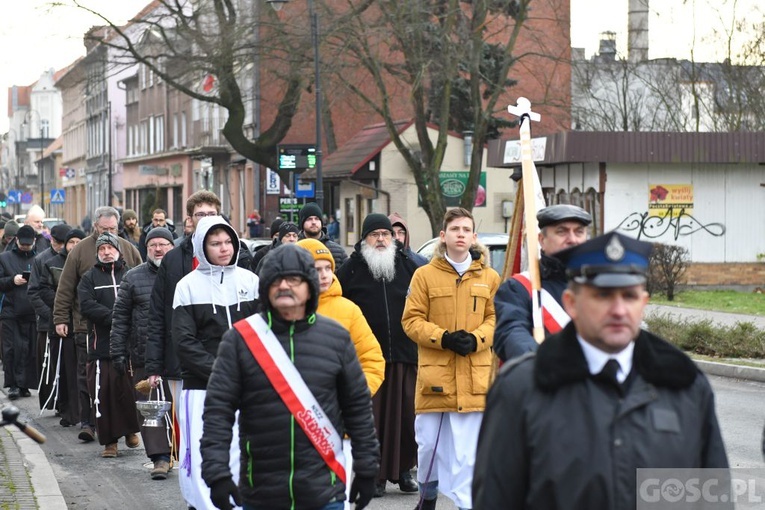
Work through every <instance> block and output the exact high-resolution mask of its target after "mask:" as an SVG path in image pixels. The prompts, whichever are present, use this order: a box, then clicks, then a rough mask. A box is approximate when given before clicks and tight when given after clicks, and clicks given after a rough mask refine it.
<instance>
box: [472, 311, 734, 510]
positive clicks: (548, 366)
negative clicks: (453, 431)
mask: <svg viewBox="0 0 765 510" xmlns="http://www.w3.org/2000/svg"><path fill="white" fill-rule="evenodd" d="M627 380H628V382H629V383H628V385H627V389H626V394H625V396H624V397H621V396H620V394H619V393H618V390H617V389H616V388H614V387H611V386H606V385H604V383H601V382H596V381H595V380H594V379H593V377H592V376H591V375H590V373H589V368H588V365H587V361H586V359H585V357H584V354H583V352H582V348H581V346H580V345H579V342H578V341H577V339H576V330H575V328H574V324H573V322H572V323H569V325H568V326H566V328H564V329H563V331H562V332H560V333H559V334H556V335H553V336H550V337H548V338H547V339H546V340H545V341H544V343H542V344H541V345H540V346H539V350H538V352H537V353H536V355H534V354H528V355H526V356H523V357H521V358H519V359H518V360H516V361H514V362H511V363H508V364H507V366H505V367H503V368H502V371H501V372H500V375H499V377H498V378H497V380H496V381H495V383H494V385H493V386H492V389H491V390H490V392H489V396H488V399H487V405H486V412H485V414H484V418H483V423H482V426H481V433H480V436H479V440H478V452H477V456H476V464H475V473H474V478H473V507H474V508H480V509H482V510H491V509H505V508H514V509H515V508H517V509H527V510H536V509H539V510H556V509H582V510H585V509H593V508H597V509H619V510H621V509H634V508H635V506H636V468H648V467H651V468H725V467H727V466H728V461H727V456H726V453H725V447H724V445H723V441H722V438H721V436H720V428H719V426H718V423H717V417H716V415H715V406H714V395H713V394H712V389H711V387H710V385H709V382H708V381H707V379H706V377H705V376H704V375H703V374H702V373H701V372H699V370H698V369H697V368H696V366H695V365H694V363H693V361H691V360H690V359H689V358H688V357H687V356H686V355H685V354H683V353H682V352H681V351H679V350H678V349H676V348H675V347H673V346H672V345H670V344H669V343H667V342H665V341H664V340H661V339H660V338H658V337H656V336H654V335H652V334H650V333H648V332H646V331H641V332H640V335H639V336H638V338H637V339H636V341H635V350H634V354H633V365H632V372H631V374H630V375H629V377H628V379H627Z"/></svg>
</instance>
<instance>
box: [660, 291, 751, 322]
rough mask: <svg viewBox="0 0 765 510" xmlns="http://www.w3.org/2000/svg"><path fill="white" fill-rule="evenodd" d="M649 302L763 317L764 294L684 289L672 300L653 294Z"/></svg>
mask: <svg viewBox="0 0 765 510" xmlns="http://www.w3.org/2000/svg"><path fill="white" fill-rule="evenodd" d="M651 303H653V304H657V305H670V306H681V307H686V308H698V309H701V310H714V311H718V312H726V313H741V314H745V315H760V316H763V317H765V294H755V293H753V292H736V291H735V290H684V291H682V292H679V293H677V294H675V299H674V301H667V298H666V297H664V296H662V295H659V294H654V295H652V296H651Z"/></svg>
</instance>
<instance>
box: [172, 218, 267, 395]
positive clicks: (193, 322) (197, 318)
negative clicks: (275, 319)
mask: <svg viewBox="0 0 765 510" xmlns="http://www.w3.org/2000/svg"><path fill="white" fill-rule="evenodd" d="M208 221H209V220H207V219H203V220H202V221H201V222H200V223H199V225H198V226H197V231H196V233H195V234H194V237H193V240H194V255H195V256H196V257H197V259H198V260H199V267H197V268H196V269H195V270H194V271H192V272H191V273H189V274H187V275H186V276H184V277H183V278H182V279H181V281H180V282H178V285H177V287H176V289H175V295H174V297H173V328H172V332H173V333H172V334H173V336H172V339H173V343H174V344H175V348H176V352H177V354H178V360H179V361H180V365H181V378H182V379H183V389H185V390H203V389H205V388H206V387H207V379H208V378H209V377H210V372H211V371H212V366H213V362H214V361H215V357H216V355H217V354H218V345H219V344H220V340H221V337H222V336H223V333H225V332H226V331H227V330H228V329H229V328H231V326H232V325H233V324H234V322H236V321H238V320H240V319H244V318H245V317H249V316H250V315H252V314H254V313H255V312H256V311H257V306H258V277H257V276H255V274H253V273H252V271H249V270H248V269H242V268H241V267H238V266H237V265H236V264H234V263H231V264H229V265H228V266H215V265H212V264H210V262H209V261H208V260H207V257H206V256H205V253H204V249H203V246H204V240H205V237H206V236H207V233H208V232H209V231H210V230H212V229H214V228H218V227H223V228H226V229H228V232H229V234H230V235H231V238H232V239H233V240H234V248H235V254H234V260H236V251H238V249H240V244H239V238H238V236H237V235H236V232H235V231H234V229H233V228H232V227H231V226H230V225H229V224H228V223H226V222H224V221H222V220H221V221H220V223H209V222H208ZM162 264H163V265H164V264H165V261H164V260H163V261H162Z"/></svg>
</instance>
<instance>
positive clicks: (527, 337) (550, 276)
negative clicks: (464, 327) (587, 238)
mask: <svg viewBox="0 0 765 510" xmlns="http://www.w3.org/2000/svg"><path fill="white" fill-rule="evenodd" d="M539 272H540V276H541V280H542V288H543V289H544V290H546V291H547V292H549V293H550V295H551V296H552V297H554V298H555V300H556V301H557V302H558V304H560V305H561V306H562V302H561V299H562V297H561V296H563V291H564V290H566V286H567V285H568V283H567V281H566V268H565V267H563V264H561V263H560V262H559V261H558V259H556V258H554V257H548V256H546V255H542V259H541V260H540V261H539ZM494 310H495V311H496V313H497V325H496V327H495V328H494V352H496V353H497V356H499V359H501V360H502V361H507V360H509V359H512V358H517V357H519V356H522V355H524V354H526V353H527V352H533V351H536V350H537V347H539V344H538V343H537V342H536V340H534V337H533V336H532V335H531V330H532V326H533V319H532V312H531V295H530V294H529V292H528V291H527V290H526V288H525V287H524V286H523V284H521V282H519V281H518V280H516V279H515V278H508V279H507V280H505V281H504V282H503V283H502V285H500V286H499V289H498V290H497V294H496V295H495V296H494ZM545 333H546V334H549V333H548V332H547V331H545Z"/></svg>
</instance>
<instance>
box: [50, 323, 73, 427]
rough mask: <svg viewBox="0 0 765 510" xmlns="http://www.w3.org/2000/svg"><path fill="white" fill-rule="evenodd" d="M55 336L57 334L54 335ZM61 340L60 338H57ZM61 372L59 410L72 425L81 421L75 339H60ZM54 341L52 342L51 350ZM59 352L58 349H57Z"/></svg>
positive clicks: (70, 337) (69, 337) (71, 337)
mask: <svg viewBox="0 0 765 510" xmlns="http://www.w3.org/2000/svg"><path fill="white" fill-rule="evenodd" d="M54 335H55V333H54ZM55 338H56V339H59V337H58V336H55ZM59 341H60V342H61V370H60V371H59V379H58V409H59V412H60V413H61V417H62V418H66V421H68V422H69V423H71V424H73V425H74V424H76V423H77V422H79V421H80V400H79V397H80V395H79V389H78V386H77V382H78V381H77V346H76V345H75V341H74V337H73V336H68V337H66V338H60V339H59ZM53 345H54V341H53V340H51V349H52V348H53ZM56 352H58V347H57V348H56Z"/></svg>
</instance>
